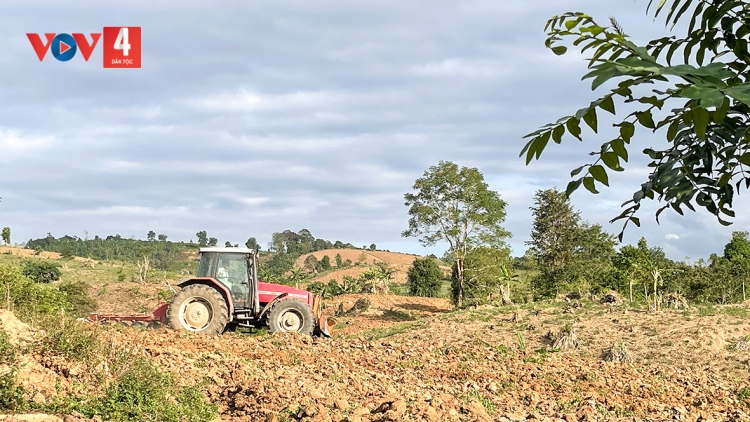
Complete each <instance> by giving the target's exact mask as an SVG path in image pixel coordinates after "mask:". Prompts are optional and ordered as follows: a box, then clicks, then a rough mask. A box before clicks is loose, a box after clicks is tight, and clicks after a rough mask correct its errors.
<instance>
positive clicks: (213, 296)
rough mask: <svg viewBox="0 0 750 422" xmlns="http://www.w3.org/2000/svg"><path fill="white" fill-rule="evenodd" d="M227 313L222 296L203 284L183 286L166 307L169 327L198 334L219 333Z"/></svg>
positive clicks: (227, 320) (224, 324) (227, 318)
mask: <svg viewBox="0 0 750 422" xmlns="http://www.w3.org/2000/svg"><path fill="white" fill-rule="evenodd" d="M228 315H229V310H228V309H227V303H226V301H225V300H224V296H222V295H221V293H219V291H218V290H216V289H215V288H213V287H210V286H206V285H203V284H193V285H191V286H187V287H185V288H183V289H182V290H180V291H179V292H178V293H177V294H176V295H175V296H174V298H173V299H172V302H171V303H170V304H169V306H168V307H167V323H168V324H169V326H170V327H172V328H173V329H175V330H187V331H190V332H193V333H198V334H221V333H222V331H224V327H226V325H227V323H228V322H229V316H228Z"/></svg>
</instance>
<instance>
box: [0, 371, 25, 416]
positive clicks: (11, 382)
mask: <svg viewBox="0 0 750 422" xmlns="http://www.w3.org/2000/svg"><path fill="white" fill-rule="evenodd" d="M24 394H25V390H24V388H23V387H22V386H20V385H18V383H17V379H16V372H15V370H14V369H11V371H10V372H7V373H4V374H2V375H0V411H3V410H10V411H12V412H19V411H23V410H24V409H25V408H26V399H25V398H24Z"/></svg>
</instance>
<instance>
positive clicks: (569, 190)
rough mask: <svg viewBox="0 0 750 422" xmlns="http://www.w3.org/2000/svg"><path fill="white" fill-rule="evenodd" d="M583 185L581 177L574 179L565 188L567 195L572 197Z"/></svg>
mask: <svg viewBox="0 0 750 422" xmlns="http://www.w3.org/2000/svg"><path fill="white" fill-rule="evenodd" d="M580 186H581V179H578V180H573V181H571V182H569V183H568V186H567V187H566V188H565V196H567V197H570V195H572V194H573V192H575V191H576V190H577V189H578V188H579V187H580Z"/></svg>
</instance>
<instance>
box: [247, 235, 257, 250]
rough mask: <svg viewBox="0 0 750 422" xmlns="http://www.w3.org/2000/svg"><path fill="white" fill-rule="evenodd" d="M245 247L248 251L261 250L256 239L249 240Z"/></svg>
mask: <svg viewBox="0 0 750 422" xmlns="http://www.w3.org/2000/svg"><path fill="white" fill-rule="evenodd" d="M245 246H247V248H248V249H254V250H256V251H257V250H258V249H259V248H258V241H257V240H255V238H254V237H251V238H249V239H247V242H245Z"/></svg>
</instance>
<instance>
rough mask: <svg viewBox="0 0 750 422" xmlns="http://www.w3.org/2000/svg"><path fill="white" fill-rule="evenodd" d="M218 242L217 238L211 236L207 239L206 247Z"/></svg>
mask: <svg viewBox="0 0 750 422" xmlns="http://www.w3.org/2000/svg"><path fill="white" fill-rule="evenodd" d="M218 244H219V239H217V238H215V237H211V238H209V239H208V247H210V248H212V247H214V246H216V245H218Z"/></svg>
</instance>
